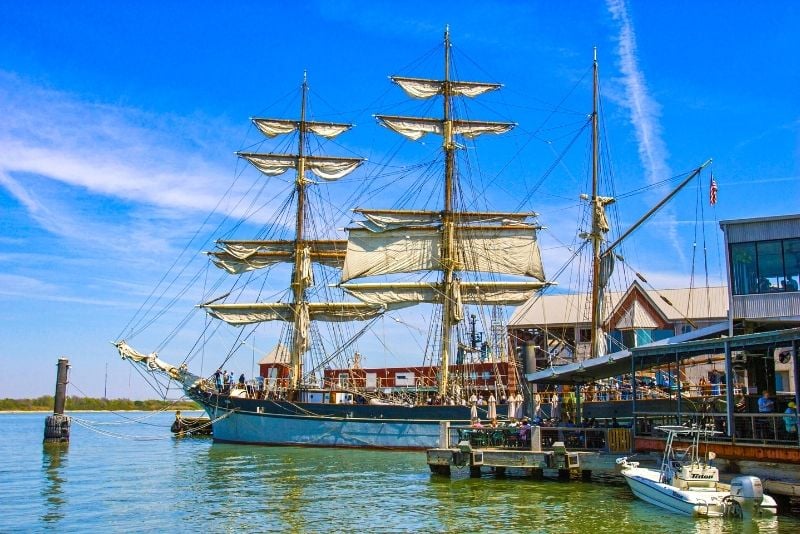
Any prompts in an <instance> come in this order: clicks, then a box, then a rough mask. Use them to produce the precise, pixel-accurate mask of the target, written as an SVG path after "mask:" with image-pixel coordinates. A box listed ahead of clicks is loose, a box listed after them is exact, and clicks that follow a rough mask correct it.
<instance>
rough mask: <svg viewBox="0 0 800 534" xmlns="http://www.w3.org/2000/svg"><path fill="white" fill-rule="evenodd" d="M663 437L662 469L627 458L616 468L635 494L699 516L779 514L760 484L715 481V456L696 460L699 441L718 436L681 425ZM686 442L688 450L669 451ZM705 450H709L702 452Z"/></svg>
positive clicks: (750, 479)
mask: <svg viewBox="0 0 800 534" xmlns="http://www.w3.org/2000/svg"><path fill="white" fill-rule="evenodd" d="M657 429H658V430H662V431H663V432H666V433H667V443H666V447H665V448H664V456H663V458H662V460H661V468H660V469H650V468H646V467H640V466H639V462H631V461H629V460H628V458H627V457H625V458H619V459H617V465H619V466H620V468H621V473H622V475H623V476H624V477H625V480H626V481H627V482H628V486H630V488H631V491H633V494H634V495H636V496H637V497H639V498H640V499H642V500H644V501H647V502H649V503H650V504H654V505H656V506H659V507H661V508H664V509H666V510H669V511H671V512H676V513H680V514H684V515H691V516H700V517H740V518H752V517H761V516H771V515H775V514H776V513H777V509H778V507H777V504H776V502H775V499H773V498H772V497H770V496H769V495H765V494H764V490H763V487H762V484H761V480H760V479H759V478H758V477H754V476H739V477H736V478H734V479H733V480H732V481H731V483H730V484H722V483H720V481H719V471H718V470H717V468H716V467H714V466H712V465H709V462H710V460H712V459H713V457H714V456H713V453H709V452H708V451H707V452H706V454H704V455H703V456H701V455H700V452H699V445H700V438H701V436H702V437H708V436H711V435H713V434H717V433H718V432H714V431H712V430H704V429H700V428H686V427H683V426H661V427H657ZM678 436H681V437H682V438H687V441H690V443H691V445H689V447H688V448H687V449H685V450H684V449H678V448H674V447H673V443H674V441H675V438H676V437H678ZM706 450H707V448H706Z"/></svg>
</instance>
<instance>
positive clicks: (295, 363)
mask: <svg viewBox="0 0 800 534" xmlns="http://www.w3.org/2000/svg"><path fill="white" fill-rule="evenodd" d="M307 97H308V75H307V73H306V72H305V71H304V72H303V88H302V96H301V98H300V123H299V124H298V127H297V133H298V136H297V139H298V141H297V172H296V178H295V191H296V192H297V218H296V225H297V229H296V233H295V241H294V269H293V270H292V304H293V307H294V320H293V329H292V331H293V332H294V335H293V336H292V348H291V350H290V353H289V354H290V362H289V365H290V371H289V387H290V388H291V389H292V390H296V389H297V387H298V385H299V384H300V374H301V371H302V360H303V358H302V352H303V351H302V350H301V347H300V340H299V339H298V333H299V332H301V331H302V329H303V325H302V324H301V322H302V321H303V310H302V306H303V302H304V301H305V291H306V284H305V282H304V276H303V254H302V249H303V223H304V215H305V201H306V197H305V195H306V179H305V158H304V157H303V154H304V149H305V138H306V98H307Z"/></svg>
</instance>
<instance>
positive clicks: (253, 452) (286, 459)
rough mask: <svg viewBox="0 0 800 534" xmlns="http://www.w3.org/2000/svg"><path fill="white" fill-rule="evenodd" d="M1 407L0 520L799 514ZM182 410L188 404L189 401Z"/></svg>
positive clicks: (223, 523) (486, 523)
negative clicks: (718, 508) (693, 506)
mask: <svg viewBox="0 0 800 534" xmlns="http://www.w3.org/2000/svg"><path fill="white" fill-rule="evenodd" d="M70 415H72V416H73V417H75V419H74V420H73V424H72V437H71V443H70V444H69V445H68V446H67V447H64V446H51V445H48V446H47V447H45V446H43V445H42V433H43V425H44V418H45V416H46V414H41V413H36V414H0V423H1V424H2V433H0V488H2V492H1V493H2V498H0V531H2V532H9V531H26V532H31V531H45V530H47V531H59V532H92V531H103V532H108V531H111V532H131V531H133V532H156V531H158V532H163V531H187V532H188V531H207V532H269V531H275V532H278V531H279V532H319V531H328V532H331V531H332V532H344V531H348V532H356V531H371V532H374V531H378V532H405V531H422V532H433V531H435V532H479V531H497V532H563V533H567V532H569V533H572V532H592V533H598V532H613V533H615V534H620V533H626V532H631V533H632V532H637V533H640V534H641V533H647V534H653V533H657V532H680V533H688V532H709V533H711V532H714V533H716V532H800V520H798V519H797V518H795V517H785V516H781V517H778V518H777V519H768V520H758V521H753V522H749V521H748V522H746V523H742V522H741V521H737V520H729V519H726V520H722V519H715V520H709V519H691V518H688V517H680V516H675V515H671V514H668V513H665V512H663V511H661V510H660V509H658V508H655V507H652V506H650V505H648V504H646V503H643V502H640V501H637V500H634V497H633V496H632V494H631V493H630V491H629V490H628V488H627V486H626V485H625V484H624V483H623V482H621V481H616V482H596V481H594V482H591V483H586V482H577V481H572V482H556V481H534V480H529V479H523V478H515V477H513V476H510V477H508V478H495V477H493V476H491V475H490V474H486V475H484V476H483V477H482V478H480V479H472V478H469V476H468V472H456V473H454V474H453V477H452V478H448V477H443V476H438V475H431V474H430V473H429V470H428V467H427V465H426V462H425V453H424V452H387V451H371V450H345V449H315V448H295V447H257V446H247V445H228V444H214V443H213V442H212V441H211V439H210V438H201V437H198V438H176V437H173V436H172V435H171V434H170V432H169V426H170V424H171V423H172V421H173V418H174V414H173V413H172V412H167V413H144V412H133V413H124V414H114V413H72V414H70ZM187 415H188V414H187Z"/></svg>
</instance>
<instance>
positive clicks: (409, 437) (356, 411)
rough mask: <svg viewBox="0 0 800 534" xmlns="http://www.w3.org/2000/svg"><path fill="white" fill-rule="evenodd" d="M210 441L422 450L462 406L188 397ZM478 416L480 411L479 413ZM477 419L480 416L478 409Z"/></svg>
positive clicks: (458, 416)
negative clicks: (206, 421) (209, 429)
mask: <svg viewBox="0 0 800 534" xmlns="http://www.w3.org/2000/svg"><path fill="white" fill-rule="evenodd" d="M189 393H190V396H191V397H192V398H193V399H194V400H196V401H197V402H199V403H200V404H201V405H202V406H203V408H204V409H205V411H206V413H208V416H209V417H210V418H211V419H212V421H214V423H213V437H214V440H215V441H220V442H227V443H249V444H255V445H293V446H311V447H350V448H356V447H357V448H373V449H428V448H434V447H438V446H439V429H440V423H441V421H451V423H452V424H454V425H458V424H464V425H466V424H469V416H470V409H469V408H468V407H466V406H427V405H424V406H398V405H371V404H319V403H298V402H289V401H282V400H267V399H262V400H257V399H246V398H236V397H226V396H220V395H216V394H200V395H197V394H194V395H192V394H191V393H192V392H189ZM481 412H483V413H481ZM479 415H481V416H482V417H484V418H485V416H486V414H485V412H484V411H483V410H479Z"/></svg>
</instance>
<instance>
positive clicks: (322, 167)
mask: <svg viewBox="0 0 800 534" xmlns="http://www.w3.org/2000/svg"><path fill="white" fill-rule="evenodd" d="M237 154H238V155H239V157H242V158H244V159H246V160H247V161H249V162H250V163H252V164H253V166H254V167H255V168H257V169H258V170H259V171H261V172H263V173H264V174H266V175H267V176H277V175H279V174H283V173H284V172H286V171H288V170H289V169H297V168H298V164H299V162H300V160H301V159H302V161H303V166H304V168H305V169H306V170H309V171H311V172H313V173H314V174H315V175H317V176H318V177H320V178H322V179H324V180H338V179H339V178H341V177H343V176H347V175H348V174H350V173H351V172H353V171H354V170H355V169H356V168H357V167H358V166H359V165H361V164H362V163H363V162H364V160H363V159H361V158H338V157H331V156H302V157H300V156H296V155H292V154H256V153H252V152H237Z"/></svg>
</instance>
